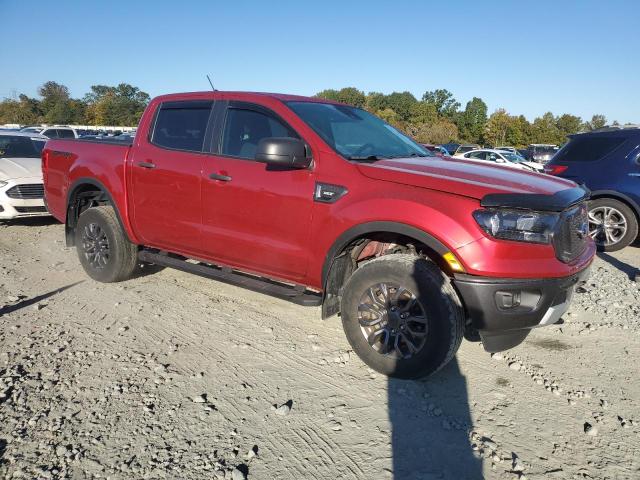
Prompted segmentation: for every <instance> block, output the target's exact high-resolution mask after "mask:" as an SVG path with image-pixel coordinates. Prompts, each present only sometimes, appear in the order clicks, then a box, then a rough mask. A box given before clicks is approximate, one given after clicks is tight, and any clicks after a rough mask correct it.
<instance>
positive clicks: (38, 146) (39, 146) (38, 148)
mask: <svg viewBox="0 0 640 480" xmlns="http://www.w3.org/2000/svg"><path fill="white" fill-rule="evenodd" d="M31 140H32V142H33V146H34V147H35V149H36V151H37V152H38V154H40V153H42V149H43V148H44V144H45V143H46V142H45V141H44V140H34V139H33V138H32V139H31ZM38 156H40V155H38Z"/></svg>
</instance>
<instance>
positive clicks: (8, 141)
mask: <svg viewBox="0 0 640 480" xmlns="http://www.w3.org/2000/svg"><path fill="white" fill-rule="evenodd" d="M39 157H40V152H38V150H37V149H36V147H35V146H34V145H33V142H32V141H31V139H30V138H29V137H19V136H15V137H13V136H9V135H0V158H39Z"/></svg>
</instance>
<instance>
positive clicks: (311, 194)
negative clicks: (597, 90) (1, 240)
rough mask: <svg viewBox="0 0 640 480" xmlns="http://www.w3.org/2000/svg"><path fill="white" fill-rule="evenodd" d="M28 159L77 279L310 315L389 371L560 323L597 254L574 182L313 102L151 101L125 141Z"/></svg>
mask: <svg viewBox="0 0 640 480" xmlns="http://www.w3.org/2000/svg"><path fill="white" fill-rule="evenodd" d="M42 166H43V174H44V182H45V195H46V202H47V205H48V208H49V210H50V211H51V213H52V214H53V215H54V216H55V217H56V218H57V219H59V220H60V221H62V222H64V223H65V231H66V240H67V244H68V245H70V246H72V245H75V246H76V248H77V251H78V256H79V259H80V263H81V264H82V266H83V267H84V269H85V270H86V272H87V274H88V275H89V276H90V277H91V278H93V279H95V280H97V281H101V282H116V281H121V280H126V279H128V278H130V277H132V276H133V275H135V273H136V269H137V268H138V267H139V265H141V264H144V263H153V264H157V265H164V266H169V267H173V268H177V269H180V270H184V271H187V272H193V273H196V274H199V275H203V276H206V277H211V278H213V279H216V280H220V281H225V282H229V283H232V284H236V285H239V286H242V287H245V288H249V289H253V290H256V291H259V292H263V293H266V294H270V295H274V296H277V297H280V298H284V299H287V300H291V301H293V302H296V303H298V304H302V305H316V306H318V305H321V306H322V316H323V318H326V317H330V316H332V315H335V314H340V315H341V317H342V323H343V326H344V330H345V333H346V336H347V338H348V340H349V342H350V344H351V345H352V347H353V349H354V351H355V352H356V353H357V354H358V355H359V356H360V358H361V359H362V360H363V361H364V362H365V363H366V364H367V365H369V366H370V367H371V368H373V369H375V370H377V371H379V372H382V373H385V374H388V375H394V376H399V377H417V376H423V375H427V374H430V373H433V372H435V371H436V370H438V369H439V368H440V367H442V366H443V365H444V364H446V363H447V362H448V361H449V360H450V359H451V358H452V357H453V355H454V354H455V352H456V350H457V349H458V347H459V345H460V342H461V339H462V337H463V335H467V336H468V337H472V338H478V333H479V336H480V337H481V339H482V342H483V346H484V348H485V349H486V350H487V351H490V352H493V351H500V350H504V349H508V348H512V347H514V346H516V345H518V344H519V343H520V342H522V341H523V340H524V339H525V337H526V336H527V334H528V333H529V331H530V330H531V329H532V328H534V327H538V326H541V325H548V324H552V323H555V322H557V321H558V320H559V319H560V316H561V315H562V314H563V313H564V312H565V311H566V309H567V308H568V305H569V302H570V300H571V296H572V293H573V289H574V286H575V285H576V284H578V283H579V282H581V281H583V280H584V279H585V277H586V275H587V272H588V267H589V265H590V263H591V261H592V259H593V256H594V253H595V247H594V244H593V242H592V241H591V239H590V238H589V236H588V235H587V216H586V210H585V202H586V200H587V198H588V195H589V192H588V191H587V190H585V189H583V188H582V187H579V186H577V185H576V184H575V183H573V182H571V181H567V180H563V179H561V178H555V177H551V176H547V175H541V174H537V173H529V172H525V171H518V170H515V169H510V168H504V167H501V166H499V165H495V166H494V165H482V164H479V163H478V162H467V161H464V160H452V159H443V158H438V157H435V156H433V155H432V154H430V153H429V152H428V151H427V150H425V149H424V148H423V147H421V146H420V145H419V144H417V143H415V142H414V141H413V140H411V139H410V138H408V137H407V136H405V135H404V134H402V133H400V132H399V131H398V130H396V129H394V128H393V127H391V126H390V125H388V124H386V123H385V122H383V121H382V120H380V119H378V118H377V117H375V116H374V115H372V114H370V113H368V112H366V111H364V110H361V109H358V108H354V107H351V106H347V105H343V104H339V103H334V102H329V101H326V100H321V99H317V98H306V97H299V96H292V95H277V94H262V93H241V92H203V93H185V94H175V95H165V96H161V97H158V98H155V99H154V100H152V101H151V103H150V104H149V106H148V108H147V110H146V111H145V113H144V115H143V116H142V119H141V121H140V125H139V128H138V131H137V134H136V136H135V139H134V140H133V142H132V143H131V144H124V143H118V142H104V141H94V140H82V139H78V140H50V141H49V142H48V143H47V145H46V147H45V149H44V151H43V155H42ZM237 321H242V319H241V318H239V319H238V320H237Z"/></svg>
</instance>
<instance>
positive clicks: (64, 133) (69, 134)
mask: <svg viewBox="0 0 640 480" xmlns="http://www.w3.org/2000/svg"><path fill="white" fill-rule="evenodd" d="M57 132H58V138H75V135H74V134H73V130H68V129H66V128H58V129H57Z"/></svg>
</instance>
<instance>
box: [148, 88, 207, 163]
mask: <svg viewBox="0 0 640 480" xmlns="http://www.w3.org/2000/svg"><path fill="white" fill-rule="evenodd" d="M216 103H219V102H216V101H215V100H206V99H202V100H174V101H169V102H162V103H161V104H159V105H158V107H157V108H156V111H155V112H154V114H153V120H152V122H151V128H150V129H149V132H148V133H147V143H149V145H153V146H154V147H156V148H159V149H161V150H167V151H170V152H184V153H192V154H195V155H207V154H210V151H209V147H210V144H211V135H212V133H213V124H214V111H215V106H216ZM185 104H191V105H192V107H191V108H192V109H195V108H197V106H198V105H201V106H204V105H206V104H208V105H209V118H208V119H207V126H206V127H205V130H204V138H203V140H202V150H201V151H199V152H198V151H194V150H186V149H183V148H171V147H167V146H165V145H160V144H158V143H156V142H154V141H153V135H154V134H155V131H156V126H157V123H158V117H159V116H160V111H161V110H162V109H163V108H164V109H167V110H169V109H176V110H178V109H180V108H181V107H182V106H183V105H185ZM182 108H183V107H182ZM187 108H189V107H187Z"/></svg>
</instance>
